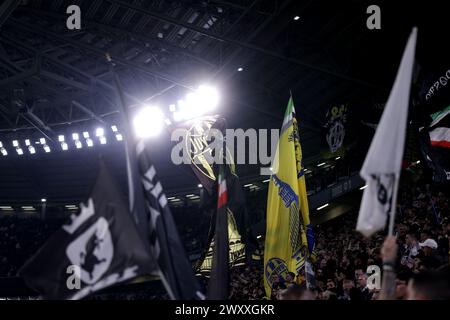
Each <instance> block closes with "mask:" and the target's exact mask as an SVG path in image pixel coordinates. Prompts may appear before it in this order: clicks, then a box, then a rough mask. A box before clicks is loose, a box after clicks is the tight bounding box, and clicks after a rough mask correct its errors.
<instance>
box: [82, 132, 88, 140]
mask: <svg viewBox="0 0 450 320" xmlns="http://www.w3.org/2000/svg"><path fill="white" fill-rule="evenodd" d="M83 137H84V138H86V139H87V138H89V132H87V131H85V132H83Z"/></svg>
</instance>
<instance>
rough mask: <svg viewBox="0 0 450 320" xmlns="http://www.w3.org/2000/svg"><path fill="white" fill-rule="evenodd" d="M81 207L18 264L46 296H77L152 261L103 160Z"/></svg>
mask: <svg viewBox="0 0 450 320" xmlns="http://www.w3.org/2000/svg"><path fill="white" fill-rule="evenodd" d="M80 208H81V211H80V213H78V214H72V215H71V216H70V221H68V222H67V223H66V224H64V225H63V226H62V228H61V229H60V230H58V231H57V232H56V233H55V234H54V235H53V236H52V237H51V238H50V239H49V240H48V241H47V242H46V243H45V244H44V246H43V247H42V248H41V249H40V250H39V251H38V252H37V253H36V255H35V256H33V257H32V258H31V259H30V260H29V261H27V262H26V263H25V265H24V266H23V267H22V268H21V269H20V270H19V276H21V277H23V278H24V280H25V282H26V284H27V285H28V286H29V287H30V288H32V289H33V290H35V291H36V292H38V293H40V294H41V295H42V297H43V298H45V299H74V300H76V299H81V298H83V297H85V296H87V295H88V294H90V293H92V292H96V291H99V290H101V289H103V288H106V287H109V286H111V285H114V284H118V283H122V282H125V281H127V280H130V279H132V278H134V277H136V276H138V275H143V274H147V273H148V271H149V270H151V269H153V268H155V267H156V264H155V262H154V261H153V260H152V259H151V257H150V255H149V253H148V251H147V249H146V246H145V245H144V241H143V239H142V238H141V237H140V234H139V233H138V232H137V228H136V224H135V223H134V221H133V219H132V216H131V215H130V212H129V210H128V207H127V204H126V202H125V199H124V198H123V196H122V194H121V192H120V191H119V188H118V186H117V185H116V182H115V181H114V179H113V178H112V177H111V175H110V173H109V172H108V170H107V168H106V166H105V165H104V163H103V161H101V162H100V170H99V174H98V178H97V181H96V182H95V185H94V187H93V189H92V191H91V194H90V196H89V199H88V200H87V201H86V203H85V204H83V203H82V204H81V205H80Z"/></svg>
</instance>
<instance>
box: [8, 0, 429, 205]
mask: <svg viewBox="0 0 450 320" xmlns="http://www.w3.org/2000/svg"><path fill="white" fill-rule="evenodd" d="M391 2H392V1H391ZM371 4H372V3H371V1H345V2H343V1H327V2H324V1H312V0H309V1H308V0H307V1H303V0H302V1H298V0H285V1H282V0H280V1H272V0H204V1H187V0H179V1H167V0H165V1H164V0H158V1H157V0H155V1H144V0H134V1H121V0H89V1H88V0H77V1H76V0H22V1H13V0H4V1H3V2H2V4H1V5H0V141H3V143H10V142H11V141H13V140H15V139H16V140H17V139H18V140H21V141H23V140H24V139H27V138H30V139H39V137H45V138H46V139H47V140H53V141H58V134H61V133H64V134H66V136H67V137H70V135H71V134H72V132H78V133H79V134H81V132H83V131H84V130H87V131H89V132H91V134H93V132H94V130H95V128H96V127H98V126H103V127H105V128H109V127H110V126H112V125H117V124H118V123H119V122H120V121H119V117H118V110H119V108H118V105H117V103H118V102H117V98H116V92H115V90H114V83H113V78H112V75H111V73H110V70H109V64H108V62H107V61H106V59H105V54H106V53H110V54H111V55H112V57H113V60H114V61H115V62H116V64H117V70H118V74H119V77H120V79H121V82H122V84H123V88H124V92H125V97H126V100H127V103H128V105H129V107H130V109H131V110H137V109H138V108H139V107H140V106H141V105H142V104H157V105H159V106H160V107H161V108H163V109H164V108H168V106H169V104H171V103H174V102H175V101H177V99H179V97H180V96H182V95H184V94H185V93H186V92H188V91H189V90H191V89H193V88H195V87H196V86H198V85H199V84H201V83H204V82H207V83H213V84H214V85H216V86H217V87H218V88H219V89H220V92H221V96H222V101H221V107H220V112H221V113H222V114H223V115H224V116H225V117H226V119H227V122H228V127H230V128H244V129H246V128H279V127H280V126H281V122H282V115H283V113H284V109H285V107H286V104H287V100H288V97H289V92H290V91H291V92H292V94H293V97H294V101H295V104H296V108H297V113H298V118H299V119H300V130H301V141H302V146H303V151H304V154H305V157H306V158H314V157H317V156H318V154H319V151H320V150H319V146H320V131H321V126H322V125H323V121H324V117H325V113H326V111H327V109H328V108H329V107H330V106H332V105H334V104H341V103H346V104H353V105H354V106H355V112H356V113H364V110H365V108H366V106H367V105H370V104H373V103H374V102H383V101H385V100H386V98H387V95H388V93H389V89H390V86H391V84H392V82H393V78H394V76H395V72H396V68H397V65H398V62H399V61H400V56H401V52H402V50H403V48H404V44H405V42H406V39H407V35H408V34H409V32H410V30H411V27H412V26H413V25H414V24H417V23H418V24H419V32H420V30H421V29H420V23H421V21H422V20H424V19H426V17H427V13H426V12H424V11H418V10H417V9H413V8H409V7H408V6H406V7H400V6H399V8H394V7H393V5H392V4H387V3H386V4H384V7H383V5H381V7H382V29H381V30H368V28H367V27H366V20H367V17H368V14H367V13H366V9H367V7H368V6H369V5H371ZM70 5H78V6H79V7H80V8H81V30H68V29H67V27H66V19H67V17H68V16H69V15H68V14H67V13H66V9H67V7H68V6H70ZM411 6H412V5H411ZM399 21H400V22H401V23H400V22H399ZM119 128H120V125H119ZM150 144H151V145H152V151H153V154H154V157H153V161H154V162H155V165H156V167H157V170H158V172H159V175H160V176H161V179H162V181H163V183H164V186H165V188H166V189H167V190H171V189H181V188H187V187H195V186H196V185H197V182H196V181H195V179H194V176H193V174H192V172H191V171H190V169H189V167H187V166H175V165H173V164H172V163H171V161H170V150H171V144H170V138H169V134H164V135H162V136H160V137H158V139H155V140H154V141H151V142H150ZM99 153H102V154H103V156H104V157H105V158H107V159H108V161H110V162H111V166H113V167H114V168H115V169H116V170H115V171H116V172H118V176H119V178H120V179H122V181H123V182H124V183H125V174H124V172H123V171H124V170H123V169H124V156H123V145H122V144H121V143H120V142H118V141H116V142H114V143H108V144H106V145H98V144H97V145H96V146H95V147H94V148H92V149H89V150H88V149H87V148H83V149H82V150H68V152H66V153H65V152H50V153H45V152H37V153H36V154H34V155H30V154H27V155H26V156H25V155H24V156H17V155H16V154H14V152H10V154H9V155H8V156H3V157H0V202H8V201H25V200H29V199H41V198H42V197H47V198H49V199H72V198H73V199H76V198H78V199H79V198H80V197H82V196H83V195H85V194H87V188H88V186H89V185H90V183H91V182H92V180H93V177H94V176H95V172H96V159H97V157H98V154H99ZM252 170H253V171H252ZM240 174H241V175H244V176H245V175H251V174H254V168H249V169H248V170H247V169H243V171H242V172H240Z"/></svg>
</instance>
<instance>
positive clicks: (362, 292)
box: [0, 182, 450, 300]
mask: <svg viewBox="0 0 450 320" xmlns="http://www.w3.org/2000/svg"><path fill="white" fill-rule="evenodd" d="M439 189H440V190H439ZM444 189H445V188H444ZM400 190H401V191H400V193H399V197H398V205H397V220H396V224H395V232H396V240H395V242H396V244H397V245H396V257H395V259H393V260H392V261H389V264H390V265H392V267H393V268H394V269H395V289H396V290H395V298H397V299H405V298H407V286H408V283H410V282H411V281H410V280H411V279H415V282H416V283H420V281H422V282H424V281H425V282H424V283H427V282H426V279H432V278H433V277H434V276H433V274H434V273H433V272H436V271H439V270H441V271H440V272H448V264H449V239H450V238H449V236H450V220H449V213H450V203H449V196H448V193H447V191H446V190H443V188H433V187H432V186H430V185H429V184H425V183H423V182H419V183H417V184H416V185H415V186H411V185H410V186H408V188H402V189H400ZM260 203H264V202H262V201H261V202H260ZM261 206H263V204H261ZM261 206H259V207H258V206H256V207H255V205H254V204H253V205H252V204H250V206H249V207H250V208H251V210H259V211H262V210H264V208H263V207H261ZM174 216H175V219H176V220H179V219H183V218H178V219H177V214H176V212H175V213H174ZM356 219H357V215H356V212H354V213H353V214H352V213H349V214H345V215H343V216H340V217H338V218H335V219H333V220H331V221H328V222H325V223H323V224H322V225H317V226H315V230H314V232H315V244H316V245H315V253H316V259H315V261H313V262H314V263H313V264H314V272H315V281H314V283H309V285H310V286H309V289H310V290H307V289H306V286H305V281H304V277H302V276H296V275H295V274H289V275H287V276H285V277H284V278H279V279H278V280H275V281H274V284H273V290H272V294H271V298H272V299H323V300H332V299H336V300H371V299H377V298H380V295H381V294H382V293H381V292H380V290H379V289H378V288H375V289H373V288H370V287H369V286H368V281H370V279H369V277H370V276H371V274H372V273H371V272H370V270H369V272H368V267H369V266H378V267H379V268H380V269H381V271H382V273H383V275H384V273H385V272H384V271H385V270H383V265H385V264H386V259H385V256H383V241H384V240H385V233H383V232H380V233H377V234H375V235H374V236H372V237H371V238H369V239H367V238H364V237H363V236H362V235H360V234H358V233H357V232H356V231H355V226H356ZM205 221H206V219H205ZM177 222H178V221H177ZM60 225H61V221H60V220H40V219H38V218H28V219H19V218H15V217H2V218H1V219H0V278H1V277H14V276H16V274H17V271H18V269H19V268H20V266H21V265H23V263H24V262H25V261H26V259H28V258H29V257H30V256H31V255H32V254H33V253H35V252H36V251H37V250H38V248H39V247H40V246H41V245H42V244H43V243H44V241H45V240H46V239H47V238H48V237H49V236H50V235H51V234H52V233H53V232H54V231H55V230H56V229H57V228H58V226H60ZM181 226H183V227H181V228H180V230H179V231H180V235H181V237H182V239H183V243H185V244H186V245H187V251H188V252H190V251H192V250H193V249H194V248H197V249H198V248H200V247H205V241H206V238H205V237H203V238H201V239H200V238H199V239H196V236H195V235H196V234H199V233H200V231H201V233H205V232H206V228H207V227H208V226H207V224H205V225H201V224H196V225H192V223H191V224H186V225H185V224H183V223H182V224H181ZM204 236H206V234H205V235H204ZM260 241H261V245H263V242H264V239H260ZM397 247H398V249H397ZM446 266H447V267H446ZM263 270H264V268H263V262H262V261H257V262H255V261H253V262H252V263H248V264H246V265H241V266H236V267H233V268H232V269H231V270H230V290H229V293H230V294H229V299H231V300H261V299H265V298H266V292H265V289H264V278H263V277H264V272H263ZM446 270H447V271H446ZM427 272H428V276H427V277H425V280H423V279H422V280H421V277H422V278H423V277H424V276H422V275H423V274H427ZM439 279H442V276H440V278H439ZM199 281H200V282H202V283H203V287H204V288H205V289H206V286H207V281H206V280H205V278H200V277H199ZM430 281H431V280H430ZM446 281H447V287H445V288H447V289H448V281H449V279H448V275H447V279H446ZM444 282H445V280H444ZM445 288H444V290H445ZM151 291H152V290H149V289H148V288H144V289H142V290H140V291H139V292H131V293H130V292H127V293H120V294H119V293H105V294H99V295H96V296H94V297H93V299H106V298H107V299H111V297H112V296H113V297H115V298H117V299H157V298H158V297H159V298H161V297H164V294H163V293H161V294H154V293H152V292H151Z"/></svg>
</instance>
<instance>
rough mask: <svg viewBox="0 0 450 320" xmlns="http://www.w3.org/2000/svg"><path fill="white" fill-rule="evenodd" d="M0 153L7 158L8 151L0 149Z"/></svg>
mask: <svg viewBox="0 0 450 320" xmlns="http://www.w3.org/2000/svg"><path fill="white" fill-rule="evenodd" d="M0 152H1V153H2V156H4V157H5V156H7V155H8V151H6V149H5V148H0Z"/></svg>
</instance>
